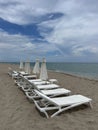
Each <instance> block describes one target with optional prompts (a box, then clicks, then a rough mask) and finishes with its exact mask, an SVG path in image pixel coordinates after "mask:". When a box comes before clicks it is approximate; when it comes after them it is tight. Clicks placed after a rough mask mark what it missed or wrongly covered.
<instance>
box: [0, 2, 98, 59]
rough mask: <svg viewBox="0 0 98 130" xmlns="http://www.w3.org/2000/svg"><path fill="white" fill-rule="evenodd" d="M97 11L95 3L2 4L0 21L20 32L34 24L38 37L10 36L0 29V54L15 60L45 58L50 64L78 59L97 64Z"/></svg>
mask: <svg viewBox="0 0 98 130" xmlns="http://www.w3.org/2000/svg"><path fill="white" fill-rule="evenodd" d="M97 7H98V1H97V0H93V1H92V0H86V1H85V0H49V1H46V0H35V1H32V0H28V1H26V0H21V1H19V0H14V1H13V0H6V1H4V0H1V1H0V17H1V18H2V19H4V20H6V21H9V22H10V23H14V24H16V25H20V28H21V27H23V28H25V27H26V26H27V25H28V26H27V27H31V26H29V25H33V24H35V25H36V31H38V34H40V35H39V36H41V37H39V36H37V37H35V35H33V34H34V33H30V34H31V36H30V37H29V35H30V34H28V36H27V34H26V33H25V34H23V33H21V34H20V33H16V34H15V33H14V34H13V33H11V34H10V33H9V32H6V30H3V29H0V40H1V41H0V50H1V52H2V57H3V55H4V52H3V51H2V50H6V52H7V53H8V54H10V57H12V54H14V55H13V57H14V56H15V54H17V55H16V57H17V59H18V57H19V56H20V55H21V57H25V58H27V57H30V58H31V59H32V58H33V56H34V57H36V56H39V57H41V56H47V58H49V60H50V59H52V60H53V57H54V59H55V60H56V59H57V60H60V58H61V59H62V60H68V61H69V60H70V61H72V60H73V61H74V60H79V58H80V59H81V60H83V59H84V60H86V59H87V57H89V56H90V60H93V59H96V61H97V55H98V49H97V48H98V45H97V41H98V29H97V28H98V8H97ZM30 29H31V28H30ZM18 31H19V30H18ZM23 31H24V30H23ZM20 32H21V31H20ZM32 32H35V30H32ZM36 35H37V34H36ZM31 37H32V38H31ZM10 48H11V50H12V51H11V52H10ZM1 52H0V54H1ZM9 52H10V53H9ZM55 57H56V58H55ZM94 57H95V58H94ZM3 58H4V57H3ZM3 58H2V59H3Z"/></svg>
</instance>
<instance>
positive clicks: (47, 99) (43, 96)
mask: <svg viewBox="0 0 98 130" xmlns="http://www.w3.org/2000/svg"><path fill="white" fill-rule="evenodd" d="M34 91H35V92H36V93H37V94H38V95H39V96H40V97H42V98H43V99H45V100H46V101H48V102H51V103H52V104H54V105H56V106H58V105H57V104H56V103H55V102H54V101H53V100H52V98H50V97H48V96H46V95H44V94H43V93H41V92H39V91H38V90H36V89H35V90H34Z"/></svg>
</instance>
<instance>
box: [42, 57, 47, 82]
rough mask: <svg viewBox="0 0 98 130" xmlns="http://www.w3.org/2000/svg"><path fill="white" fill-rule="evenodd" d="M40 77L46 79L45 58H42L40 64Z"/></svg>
mask: <svg viewBox="0 0 98 130" xmlns="http://www.w3.org/2000/svg"><path fill="white" fill-rule="evenodd" d="M40 79H42V80H48V73H47V67H46V60H45V58H43V61H42V64H41V70H40Z"/></svg>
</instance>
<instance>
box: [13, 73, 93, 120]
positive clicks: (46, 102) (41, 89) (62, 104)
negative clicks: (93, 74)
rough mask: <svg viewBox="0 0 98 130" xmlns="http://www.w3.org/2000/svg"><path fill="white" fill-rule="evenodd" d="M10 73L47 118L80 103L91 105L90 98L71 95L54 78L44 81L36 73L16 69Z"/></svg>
mask: <svg viewBox="0 0 98 130" xmlns="http://www.w3.org/2000/svg"><path fill="white" fill-rule="evenodd" d="M16 73H17V74H16ZM11 75H12V77H13V78H14V79H15V83H16V84H17V85H18V87H19V88H20V89H21V90H22V91H23V92H24V93H25V95H26V97H27V98H28V99H29V100H30V101H33V102H34V104H35V106H36V108H37V109H38V110H39V111H40V112H42V113H44V114H45V116H46V117H47V118H49V117H54V116H56V115H58V114H59V113H62V112H63V111H66V110H68V109H71V108H74V107H77V106H80V105H89V106H90V107H92V104H91V101H92V99H90V98H88V97H85V96H83V95H71V91H70V90H68V89H65V88H62V87H60V86H59V85H58V82H57V80H56V79H51V80H46V81H44V80H42V79H37V76H36V75H29V74H27V73H25V72H16V71H15V75H14V71H13V73H12V74H11ZM13 75H14V76H13ZM49 111H51V112H52V114H50V113H49Z"/></svg>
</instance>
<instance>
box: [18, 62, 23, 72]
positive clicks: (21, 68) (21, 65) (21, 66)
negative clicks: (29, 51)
mask: <svg viewBox="0 0 98 130" xmlns="http://www.w3.org/2000/svg"><path fill="white" fill-rule="evenodd" d="M19 69H20V70H23V62H22V61H20V66H19Z"/></svg>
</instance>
